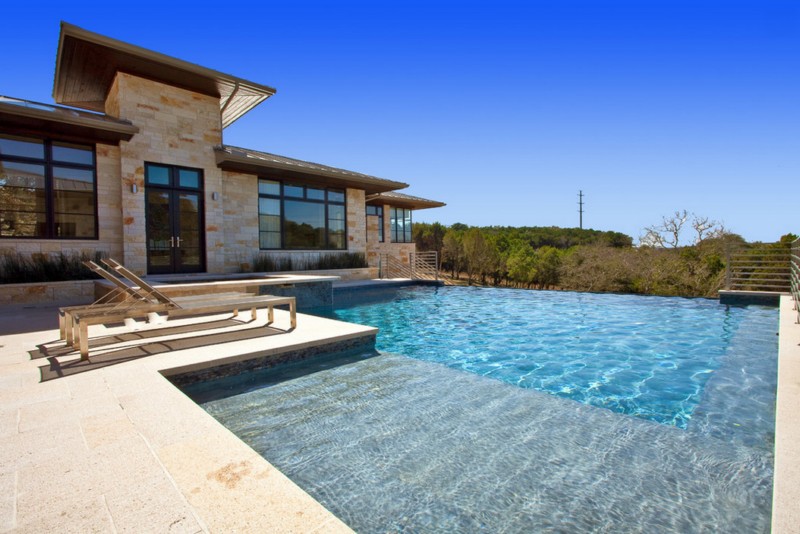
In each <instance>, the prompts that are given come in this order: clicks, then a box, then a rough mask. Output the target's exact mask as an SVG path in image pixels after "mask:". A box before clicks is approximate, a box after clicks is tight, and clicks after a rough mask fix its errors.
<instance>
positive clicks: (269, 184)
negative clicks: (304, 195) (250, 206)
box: [258, 180, 281, 196]
mask: <svg viewBox="0 0 800 534" xmlns="http://www.w3.org/2000/svg"><path fill="white" fill-rule="evenodd" d="M258 193H259V194H261V195H275V196H280V194H281V183H280V182H275V181H273V180H259V181H258Z"/></svg>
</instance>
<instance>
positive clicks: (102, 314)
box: [65, 259, 297, 360]
mask: <svg viewBox="0 0 800 534" xmlns="http://www.w3.org/2000/svg"><path fill="white" fill-rule="evenodd" d="M103 263H105V264H106V265H107V266H108V267H109V268H110V269H112V270H113V271H114V272H115V273H117V274H119V275H120V276H122V277H123V278H126V279H127V280H129V281H130V282H132V283H133V284H135V285H136V287H133V288H130V289H131V291H133V292H135V293H136V295H137V297H138V298H137V299H136V300H134V301H126V303H127V304H126V305H124V306H119V307H113V306H112V307H102V308H98V307H95V306H88V307H85V308H82V309H81V308H80V307H78V309H75V310H70V311H69V312H68V313H65V324H67V323H70V322H71V326H72V328H71V331H72V335H71V336H70V334H69V332H67V334H66V336H67V343H68V344H70V342H71V345H72V346H73V348H76V349H79V350H80V354H81V359H82V360H87V359H89V340H88V337H89V333H88V327H89V326H90V325H95V324H105V323H113V322H118V321H123V320H125V319H136V318H143V317H147V316H148V315H149V314H152V313H164V314H166V316H167V317H168V318H169V317H186V316H195V315H211V314H216V313H224V312H230V313H232V314H233V317H236V316H237V315H238V313H239V310H240V309H250V311H251V317H252V319H253V320H255V319H256V313H257V310H258V309H259V308H267V310H268V321H267V324H271V323H272V322H273V321H274V320H275V316H274V310H273V308H274V307H275V306H280V305H288V306H289V314H290V324H291V328H290V330H291V329H294V328H296V327H297V305H296V300H295V298H294V297H278V296H273V295H250V294H243V293H233V294H231V293H228V294H213V293H209V294H205V295H196V296H191V297H182V298H170V297H168V296H167V295H165V294H164V293H162V292H161V291H159V290H158V289H156V288H155V287H153V286H152V285H150V284H149V283H147V282H146V281H145V280H143V279H142V278H140V277H139V276H137V275H136V274H135V273H133V272H131V271H130V270H128V269H127V268H125V267H124V266H123V265H121V264H120V263H119V262H116V261H114V260H113V259H104V260H103ZM95 266H96V264H95ZM97 267H98V268H99V266H97ZM106 274H108V273H106ZM101 276H103V275H102V274H101ZM109 276H111V275H109ZM111 278H114V277H113V276H111ZM117 282H119V283H122V284H124V282H122V281H121V280H117ZM115 283H116V282H115ZM125 285H126V284H125ZM126 287H127V285H126ZM66 317H69V318H68V319H67V318H66ZM69 337H71V338H72V339H71V340H70V339H69Z"/></svg>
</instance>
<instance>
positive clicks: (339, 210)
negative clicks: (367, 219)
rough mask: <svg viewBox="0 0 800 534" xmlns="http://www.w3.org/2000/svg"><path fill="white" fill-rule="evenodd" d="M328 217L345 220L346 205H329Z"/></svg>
mask: <svg viewBox="0 0 800 534" xmlns="http://www.w3.org/2000/svg"><path fill="white" fill-rule="evenodd" d="M328 219H337V220H342V221H344V206H340V205H338V204H331V205H329V206H328Z"/></svg>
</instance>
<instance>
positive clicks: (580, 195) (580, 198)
mask: <svg viewBox="0 0 800 534" xmlns="http://www.w3.org/2000/svg"><path fill="white" fill-rule="evenodd" d="M578 216H579V217H580V226H579V228H580V229H581V230H583V191H578Z"/></svg>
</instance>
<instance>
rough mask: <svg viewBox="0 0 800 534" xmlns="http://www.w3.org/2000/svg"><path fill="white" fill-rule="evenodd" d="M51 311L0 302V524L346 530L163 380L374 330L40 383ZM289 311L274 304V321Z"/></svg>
mask: <svg viewBox="0 0 800 534" xmlns="http://www.w3.org/2000/svg"><path fill="white" fill-rule="evenodd" d="M792 306H793V302H792V301H791V299H790V298H789V297H782V298H781V303H780V341H779V343H780V350H779V377H778V398H777V416H776V438H775V454H776V458H775V480H774V488H775V492H774V496H773V516H772V531H773V532H776V533H789V532H798V526H797V525H800V446H799V445H798V443H800V417H798V416H797V412H798V409H800V325H798V324H796V322H795V321H796V312H795V311H794V310H792ZM55 313H56V312H55V308H53V307H34V308H24V307H21V306H4V307H0V530H3V531H9V530H19V531H30V532H44V531H64V530H69V531H81V532H84V531H112V532H113V531H140V530H141V529H142V528H147V529H150V530H153V531H172V530H175V531H188V532H218V531H260V532H266V531H269V532H350V531H351V530H350V529H349V528H348V527H347V525H345V524H344V523H342V522H341V521H340V520H339V519H338V518H336V517H335V516H334V515H333V514H331V513H330V512H329V511H328V510H326V509H325V508H324V507H323V506H322V505H320V504H319V503H318V502H316V501H315V500H314V499H313V498H311V497H310V496H309V495H308V494H307V493H305V492H304V491H303V490H302V489H300V488H299V487H298V486H296V485H295V484H294V483H293V482H292V481H291V480H289V479H288V478H286V477H285V476H284V475H283V474H282V473H280V472H279V471H278V470H277V469H275V468H274V467H273V466H272V465H270V464H269V463H268V462H267V461H266V460H264V459H263V458H262V457H261V456H259V455H258V454H257V453H255V452H254V451H253V450H252V449H250V448H249V447H248V446H247V445H246V444H244V443H243V442H242V441H241V440H239V439H238V438H237V437H236V436H234V435H233V434H231V433H230V432H229V431H228V430H227V429H226V428H225V427H223V426H222V425H221V424H219V423H218V422H217V421H216V420H214V419H213V418H211V417H210V416H208V414H206V413H205V412H204V411H203V410H202V409H201V408H200V407H199V406H197V405H196V404H194V403H193V402H192V401H191V400H189V398H188V397H186V396H185V395H183V394H182V393H181V392H180V391H179V390H177V389H176V388H175V387H174V386H173V385H172V384H171V383H170V382H169V381H168V379H167V378H166V377H165V376H164V374H174V373H176V372H179V371H180V372H182V371H186V370H197V369H200V368H205V367H207V366H209V365H215V364H216V363H219V360H220V359H222V358H233V359H236V358H238V357H240V356H241V355H253V354H263V353H264V351H269V350H274V351H276V352H279V351H280V350H281V349H282V348H286V347H289V346H292V345H300V346H302V345H303V344H306V343H308V344H313V343H318V342H324V341H325V340H334V341H336V340H347V339H352V338H356V337H359V336H364V335H373V334H374V329H371V328H368V327H363V326H358V325H350V324H347V323H341V322H337V321H331V320H327V319H322V318H318V317H313V316H308V315H302V316H301V317H300V318H299V320H298V328H297V329H296V330H295V331H293V332H291V333H289V334H277V335H273V336H268V337H265V338H259V339H258V340H244V341H236V342H231V343H229V344H225V345H221V346H219V345H218V346H213V347H206V348H203V349H193V350H191V351H174V352H171V353H166V354H157V355H153V356H150V357H147V358H143V359H139V360H133V361H130V362H127V363H124V364H119V365H115V366H111V367H105V368H102V369H97V370H95V371H91V372H86V373H83V374H78V375H74V376H70V377H66V378H62V379H57V380H52V381H49V382H44V383H40V382H39V369H38V367H39V366H40V365H44V364H45V363H46V360H41V359H40V360H31V359H30V355H29V353H28V351H30V350H32V349H34V348H35V347H36V345H37V344H40V343H43V342H46V341H51V340H54V339H56V338H57V337H58V336H57V321H56V314H55ZM286 315H287V313H286V312H282V311H280V310H278V311H277V317H276V319H277V321H276V326H277V327H278V328H281V325H282V324H283V323H284V322H287V321H288V320H287V318H286ZM262 320H264V318H263V316H260V317H259V321H262ZM191 321H194V319H184V320H181V321H175V322H174V323H175V324H176V325H177V324H181V323H187V322H188V323H191ZM259 324H261V323H259ZM101 328H103V327H101ZM118 330H120V331H127V330H126V329H122V328H118ZM114 331H115V330H114V329H113V328H112V329H109V333H113V332H114Z"/></svg>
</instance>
